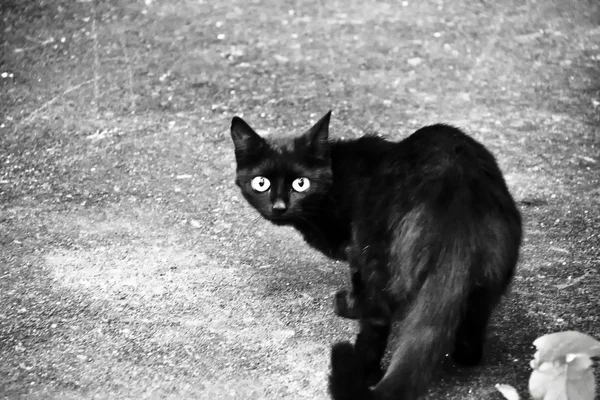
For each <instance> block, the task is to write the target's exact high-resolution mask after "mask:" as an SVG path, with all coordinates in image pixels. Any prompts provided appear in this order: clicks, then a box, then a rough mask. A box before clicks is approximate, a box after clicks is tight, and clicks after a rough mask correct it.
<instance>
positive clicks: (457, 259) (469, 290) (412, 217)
mask: <svg viewBox="0 0 600 400" xmlns="http://www.w3.org/2000/svg"><path fill="white" fill-rule="evenodd" d="M330 114H331V113H328V114H326V115H325V116H324V117H323V118H322V119H321V120H320V121H318V122H317V123H316V124H315V125H314V126H313V127H312V128H310V129H309V130H308V131H307V132H305V133H304V134H302V135H299V136H294V137H288V138H282V139H271V140H266V139H264V138H261V137H260V136H259V135H257V134H256V133H255V132H254V131H253V130H252V128H250V126H249V125H248V124H246V123H245V122H244V121H243V120H242V119H240V118H237V117H235V118H234V119H233V121H232V125H231V135H232V138H233V141H234V144H235V155H236V160H237V178H236V184H237V185H238V186H239V187H240V189H241V191H242V193H243V195H244V197H245V198H246V199H247V200H248V202H249V203H250V204H251V205H252V206H253V207H254V208H255V209H257V210H258V211H259V212H260V213H261V214H262V216H263V217H265V218H266V219H268V220H270V221H271V222H273V223H275V224H279V225H292V226H294V227H295V228H296V229H297V230H298V231H299V232H300V233H301V234H302V235H303V236H304V238H305V240H306V241H307V242H308V244H310V245H311V246H313V247H314V248H316V249H318V250H320V251H321V252H323V253H324V254H326V255H327V256H329V257H331V258H335V259H340V260H347V261H348V263H349V266H350V277H351V289H349V290H341V291H339V292H338V293H337V294H336V296H335V299H334V309H335V312H336V313H337V314H338V315H340V316H342V317H346V318H353V319H358V320H359V326H360V330H359V333H358V335H357V337H356V341H355V343H354V344H350V343H348V342H342V343H338V344H336V345H334V346H333V349H332V355H331V365H332V371H331V375H330V380H329V391H330V394H331V396H332V397H333V398H334V399H336V400H342V399H348V400H350V399H392V398H393V399H403V400H413V399H417V398H418V397H419V396H420V395H421V394H422V393H423V392H424V391H425V389H426V387H427V384H428V382H429V381H430V378H431V375H432V373H433V371H434V369H435V367H436V366H437V365H438V364H439V363H440V361H441V360H442V358H443V357H444V355H445V354H446V353H448V352H450V353H451V354H452V357H453V359H454V360H455V361H456V362H458V363H461V364H465V365H475V364H478V363H479V362H480V360H481V358H482V350H483V343H484V337H485V332H486V327H487V325H488V321H489V318H490V315H491V313H492V310H493V309H494V307H495V306H496V305H497V304H498V302H499V300H500V297H501V296H502V294H503V293H504V292H505V291H506V289H507V287H508V286H509V284H510V282H511V279H512V277H513V274H514V271H515V266H516V263H517V258H518V252H519V247H520V243H521V235H522V227H521V217H520V214H519V211H518V210H517V207H516V205H515V203H514V201H513V199H512V197H511V195H510V193H509V191H508V189H507V187H506V184H505V181H504V179H503V176H502V173H501V172H500V169H499V168H498V165H497V163H496V161H495V159H494V157H493V156H492V154H490V152H489V151H488V150H487V149H486V148H485V147H484V146H483V145H481V144H480V143H478V142H477V141H475V140H474V139H473V138H471V137H470V136H468V135H466V134H465V133H463V132H462V131H460V130H459V129H457V128H454V127H451V126H447V125H433V126H428V127H425V128H422V129H419V130H418V131H416V132H415V133H413V134H412V135H410V136H409V137H407V138H406V139H404V140H402V141H399V142H391V141H387V140H384V139H382V138H379V137H375V136H365V137H362V138H359V139H355V140H346V141H339V140H329V138H328V135H329V119H330ZM257 177H262V178H265V179H266V180H264V179H262V178H259V180H258V181H255V183H254V185H255V186H254V187H253V179H255V178H257ZM298 179H300V180H298ZM267 181H268V182H269V186H268V190H264V188H265V187H267V186H266V184H265V182H267ZM307 181H308V182H310V186H309V187H308V189H306V187H307V186H308V184H307V183H306V182H307ZM256 182H258V183H256ZM257 185H259V186H260V187H259V186H257ZM257 188H258V190H257ZM297 189H299V190H297ZM393 318H401V320H402V322H401V324H400V326H401V332H399V340H398V345H397V347H396V348H395V349H394V350H393V355H392V359H391V362H390V365H389V367H388V368H387V371H385V373H384V371H382V368H381V359H382V357H383V354H384V352H385V349H386V346H387V340H388V336H389V334H390V329H391V325H392V319H393Z"/></svg>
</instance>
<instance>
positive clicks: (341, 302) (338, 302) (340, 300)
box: [333, 289, 359, 319]
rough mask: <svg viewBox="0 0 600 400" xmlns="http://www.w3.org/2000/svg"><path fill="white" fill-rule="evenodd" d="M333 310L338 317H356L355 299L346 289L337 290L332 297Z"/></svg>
mask: <svg viewBox="0 0 600 400" xmlns="http://www.w3.org/2000/svg"><path fill="white" fill-rule="evenodd" d="M333 311H334V312H335V314H336V315H337V316H338V317H342V318H349V319H358V317H359V313H358V309H357V306H356V301H355V300H354V297H353V296H352V294H351V293H350V292H348V291H347V290H346V289H342V290H338V291H337V292H336V293H335V297H334V299H333Z"/></svg>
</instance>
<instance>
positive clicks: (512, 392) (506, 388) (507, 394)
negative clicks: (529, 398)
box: [496, 383, 520, 400]
mask: <svg viewBox="0 0 600 400" xmlns="http://www.w3.org/2000/svg"><path fill="white" fill-rule="evenodd" d="M496 389H497V390H498V391H499V392H500V393H502V396H504V398H505V399H506V400H519V399H520V397H519V392H517V389H515V388H514V387H512V386H510V385H505V384H499V383H497V384H496Z"/></svg>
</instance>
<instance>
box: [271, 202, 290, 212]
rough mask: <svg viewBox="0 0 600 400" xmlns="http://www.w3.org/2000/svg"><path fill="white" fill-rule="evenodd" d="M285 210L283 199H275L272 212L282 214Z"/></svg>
mask: <svg viewBox="0 0 600 400" xmlns="http://www.w3.org/2000/svg"><path fill="white" fill-rule="evenodd" d="M285 210H287V206H286V205H285V201H283V200H282V199H277V200H275V202H274V203H273V212H276V213H279V214H282V213H284V212H285Z"/></svg>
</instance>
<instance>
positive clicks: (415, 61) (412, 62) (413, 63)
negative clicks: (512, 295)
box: [406, 57, 423, 67]
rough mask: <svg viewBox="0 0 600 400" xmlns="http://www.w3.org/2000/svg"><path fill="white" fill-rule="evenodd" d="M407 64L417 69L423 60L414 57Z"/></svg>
mask: <svg viewBox="0 0 600 400" xmlns="http://www.w3.org/2000/svg"><path fill="white" fill-rule="evenodd" d="M406 62H407V63H408V65H410V66H411V67H416V66H417V65H419V64H421V63H422V62H423V59H422V58H421V57H413V58H409V59H408V60H406Z"/></svg>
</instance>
